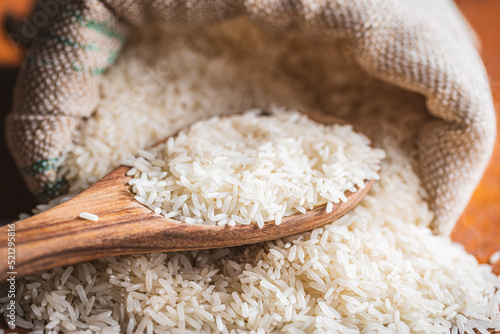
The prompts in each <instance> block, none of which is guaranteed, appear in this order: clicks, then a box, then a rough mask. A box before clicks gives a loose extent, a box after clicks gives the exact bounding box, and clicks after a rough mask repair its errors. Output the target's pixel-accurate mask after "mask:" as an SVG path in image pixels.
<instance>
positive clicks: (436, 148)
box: [7, 0, 496, 234]
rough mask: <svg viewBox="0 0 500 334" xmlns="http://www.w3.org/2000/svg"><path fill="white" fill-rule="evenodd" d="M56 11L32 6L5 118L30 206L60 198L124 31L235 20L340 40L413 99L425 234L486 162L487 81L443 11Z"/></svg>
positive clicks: (299, 0) (430, 1) (283, 0)
mask: <svg viewBox="0 0 500 334" xmlns="http://www.w3.org/2000/svg"><path fill="white" fill-rule="evenodd" d="M57 1H58V2H56V0H52V1H50V0H49V1H45V3H44V5H45V6H52V7H51V8H52V10H54V12H57V15H55V16H54V18H53V20H52V22H51V23H50V24H49V25H48V26H47V27H46V28H44V29H42V30H40V32H39V34H38V36H37V37H36V38H35V39H34V41H33V43H32V45H31V47H30V49H29V51H28V54H27V57H26V60H25V62H24V64H23V67H22V70H21V73H20V75H19V79H18V82H17V87H16V90H15V97H14V108H13V111H12V112H11V113H10V114H9V115H8V118H7V138H8V144H9V146H10V149H11V151H12V154H13V155H14V157H15V160H16V162H17V164H18V165H19V167H20V169H21V171H22V173H23V174H24V176H25V179H26V182H27V184H28V186H29V188H30V189H31V190H32V191H33V192H34V193H35V194H36V196H37V197H38V198H39V199H40V200H41V201H44V200H47V199H49V198H51V197H53V196H55V195H57V194H58V193H60V192H61V191H63V190H64V187H65V182H64V179H62V178H60V177H58V174H57V167H58V164H59V163H60V159H61V158H60V157H61V154H62V152H63V151H64V149H65V147H66V146H67V145H68V144H69V143H70V142H71V140H72V135H73V133H74V131H75V129H76V127H77V126H78V124H79V122H80V120H81V119H82V118H83V117H89V116H90V115H91V114H92V112H93V111H94V110H95V108H96V105H97V103H98V99H99V92H98V86H99V81H100V78H101V75H102V73H103V72H104V71H105V70H106V68H108V67H109V66H110V65H111V64H112V63H113V61H114V59H115V58H116V56H117V54H118V53H119V50H120V48H121V47H122V45H123V43H124V41H125V39H126V36H127V32H128V31H129V30H130V29H134V28H136V27H139V26H141V25H143V24H145V23H148V22H152V21H155V20H161V21H163V22H165V23H168V24H171V25H181V24H190V25H202V24H208V23H212V22H216V21H220V20H223V19H225V18H227V17H230V16H234V15H237V14H245V15H248V17H249V18H250V20H251V21H252V22H254V23H255V24H256V25H257V26H258V27H260V28H262V29H265V30H267V31H270V32H283V31H285V30H287V29H294V28H295V29H300V30H301V31H302V32H303V33H304V34H305V35H307V36H309V37H311V38H316V39H320V40H323V41H325V40H326V41H332V42H333V41H336V40H339V39H342V41H343V43H344V45H349V47H350V52H351V55H352V57H353V58H354V59H355V61H357V63H358V64H359V66H360V67H361V68H363V69H364V70H366V72H368V73H369V74H370V75H372V76H375V77H377V78H379V79H382V80H384V81H386V82H389V83H391V84H394V85H396V86H399V87H402V88H405V89H408V90H411V91H414V92H418V93H420V94H423V95H424V96H425V97H426V99H427V107H428V110H429V113H431V114H432V115H433V116H435V119H434V120H432V121H430V122H429V123H428V124H426V125H425V126H424V127H423V128H422V129H421V130H420V132H419V136H418V138H417V139H416V145H417V152H418V164H419V167H420V170H419V172H420V175H421V178H422V180H423V183H424V185H425V187H426V189H427V191H428V193H429V195H430V197H431V203H430V204H431V208H432V209H433V210H434V211H435V213H436V219H435V221H434V225H433V229H434V232H435V233H439V234H445V233H449V232H450V231H451V229H452V227H453V225H454V223H455V221H456V220H457V218H458V216H459V215H460V213H461V212H462V210H463V209H464V208H465V206H466V204H467V202H468V200H469V199H470V196H471V194H472V192H473V190H474V188H475V187H476V185H477V183H478V181H479V179H480V177H481V175H482V173H483V171H484V169H485V167H486V164H487V162H488V159H489V157H490V154H491V151H492V147H493V144H494V138H495V124H496V123H495V114H494V109H493V104H492V98H491V93H490V90H489V84H488V78H487V75H486V73H485V70H484V68H483V65H482V63H481V60H480V58H479V57H478V54H477V52H476V50H475V48H474V45H473V43H472V40H471V38H470V37H471V34H470V31H469V30H468V27H467V25H466V23H465V21H464V20H463V19H462V17H461V16H460V14H459V12H458V11H457V10H456V8H455V7H454V5H453V3H452V2H451V1H448V0H408V1H399V0H384V1H376V0H349V1H343V0H330V1H326V0H324V1H321V0H242V1H240V0H107V1H104V0H101V1H99V0H78V1H76V0H75V1H71V2H69V1H64V2H65V3H64V4H62V2H63V1H62V0H57ZM242 38H243V36H242ZM325 70H327V69H325ZM395 196H397V194H395Z"/></svg>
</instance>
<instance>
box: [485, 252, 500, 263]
mask: <svg viewBox="0 0 500 334" xmlns="http://www.w3.org/2000/svg"><path fill="white" fill-rule="evenodd" d="M498 261H500V251H496V252H495V253H493V254H491V256H490V258H489V259H488V262H489V263H490V264H491V265H494V264H495V263H497V262H498Z"/></svg>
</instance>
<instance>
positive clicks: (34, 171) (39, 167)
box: [19, 157, 61, 176]
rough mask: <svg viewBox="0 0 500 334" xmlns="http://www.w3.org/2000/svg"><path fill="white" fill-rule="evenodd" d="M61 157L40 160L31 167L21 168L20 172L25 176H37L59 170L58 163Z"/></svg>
mask: <svg viewBox="0 0 500 334" xmlns="http://www.w3.org/2000/svg"><path fill="white" fill-rule="evenodd" d="M60 158H61V157H56V158H50V159H44V160H38V161H37V162H35V163H32V164H31V165H29V166H25V167H21V168H19V170H20V171H21V173H23V174H24V175H30V176H37V175H40V174H43V173H46V172H48V171H50V170H54V169H56V168H57V162H58V161H59V159H60Z"/></svg>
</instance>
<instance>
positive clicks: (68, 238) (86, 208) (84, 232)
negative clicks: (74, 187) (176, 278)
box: [0, 114, 373, 280]
mask: <svg viewBox="0 0 500 334" xmlns="http://www.w3.org/2000/svg"><path fill="white" fill-rule="evenodd" d="M308 116H309V117H310V118H311V119H313V120H315V121H319V122H323V123H338V124H345V122H344V121H339V120H338V119H337V118H333V117H330V116H325V115H316V114H308ZM129 170H130V167H126V166H120V167H118V168H116V169H115V170H114V171H112V172H111V173H110V174H108V175H107V176H105V177H104V178H102V179H101V180H100V181H98V182H97V183H96V184H94V185H93V186H91V187H90V188H88V189H87V190H85V191H83V192H82V193H80V194H78V195H77V196H75V197H74V198H72V199H70V200H69V201H67V202H64V203H62V204H60V205H58V206H56V207H54V208H52V209H50V210H47V211H45V212H42V213H40V214H37V215H35V216H32V217H30V218H27V219H24V220H21V221H18V222H16V223H15V224H9V225H5V226H2V227H1V228H0V234H1V235H4V236H7V235H9V234H8V233H9V230H15V249H13V246H12V244H11V245H9V243H8V242H7V241H8V240H7V237H5V238H2V240H0V250H1V254H2V255H3V257H2V258H3V259H4V260H3V261H2V262H1V263H0V279H1V280H4V279H6V278H7V277H9V276H10V275H12V274H13V273H14V274H15V275H16V276H17V277H22V276H25V275H29V274H32V273H36V272H40V271H43V270H48V269H51V268H54V267H57V266H64V265H70V264H74V263H77V262H81V261H87V260H94V259H98V258H103V257H108V256H116V255H124V254H134V253H150V252H171V251H186V250H197V249H210V248H220V247H232V246H241V245H246V244H253V243H258V242H262V241H269V240H275V239H279V238H284V237H287V236H291V235H295V234H298V233H302V232H305V231H308V230H311V229H314V228H316V227H320V226H323V225H325V224H327V223H329V222H332V221H333V220H335V219H338V218H340V217H341V216H343V215H344V214H346V213H347V212H348V211H350V210H351V209H352V208H354V207H355V206H356V205H357V204H358V203H359V202H360V201H361V200H362V199H363V198H364V196H365V195H366V194H367V193H368V191H369V190H370V188H371V185H372V184H373V180H370V181H365V186H364V187H363V188H361V189H358V190H357V191H356V192H354V193H353V192H347V193H346V194H345V195H346V197H347V201H346V202H340V203H337V204H334V205H333V210H332V212H330V213H327V212H326V205H322V206H318V207H316V208H314V209H312V210H309V211H306V212H305V213H303V214H302V213H298V214H295V215H292V216H288V217H283V218H282V221H281V224H280V225H276V224H275V223H274V221H269V222H266V223H265V224H264V226H263V228H259V227H258V226H257V224H250V225H237V226H218V225H194V224H187V223H182V222H179V221H176V220H173V219H169V218H166V217H164V216H162V215H158V214H156V213H154V212H153V211H151V210H150V209H149V208H147V207H145V206H143V205H142V204H140V203H139V202H137V201H136V200H135V199H134V194H133V193H132V192H131V191H130V188H131V186H130V185H129V184H128V182H129V181H130V179H131V178H132V176H128V175H127V172H128V171H129ZM82 212H89V213H92V214H95V215H97V216H98V217H99V219H98V220H97V221H92V220H87V219H83V218H81V217H79V215H80V213H82ZM12 253H14V254H15V255H14V258H13V259H14V261H15V264H14V266H12V267H10V265H11V264H12V263H9V262H8V261H7V259H11V258H8V255H11V256H12Z"/></svg>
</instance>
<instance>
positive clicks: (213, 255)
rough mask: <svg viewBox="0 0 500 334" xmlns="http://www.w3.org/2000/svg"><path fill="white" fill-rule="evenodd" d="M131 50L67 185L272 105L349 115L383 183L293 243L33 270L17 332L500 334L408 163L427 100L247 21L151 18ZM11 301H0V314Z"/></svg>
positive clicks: (493, 280)
mask: <svg viewBox="0 0 500 334" xmlns="http://www.w3.org/2000/svg"><path fill="white" fill-rule="evenodd" d="M241 36H245V37H244V38H242V37H241ZM131 45H133V46H134V47H130V48H128V49H127V50H126V51H125V53H124V54H123V56H122V57H121V58H120V60H119V61H118V63H117V65H116V66H115V67H114V68H113V69H112V70H111V71H109V73H107V74H106V76H105V79H104V85H103V87H102V97H103V100H102V102H101V104H100V107H99V110H98V111H97V112H96V114H95V115H94V116H93V117H92V118H90V119H89V120H88V121H86V122H85V124H83V125H82V127H81V129H80V133H79V135H78V138H77V139H76V141H75V143H74V147H73V148H72V150H71V152H70V153H69V154H68V158H67V166H68V170H67V173H68V174H67V177H68V178H69V180H70V181H71V182H72V186H73V191H78V190H81V189H83V188H84V187H86V186H88V185H89V184H90V183H92V182H94V181H96V180H97V179H98V178H100V177H101V176H103V175H104V174H105V173H106V172H108V171H109V170H111V169H112V168H113V167H114V166H116V165H117V164H118V162H119V161H120V160H122V159H125V158H127V156H128V155H129V154H135V153H136V152H137V151H138V150H139V149H141V148H144V147H147V146H148V145H151V144H153V143H154V142H155V141H156V140H159V139H161V138H164V137H166V136H168V135H170V134H173V133H175V132H176V131H177V130H179V129H180V128H181V127H184V126H186V125H188V124H191V123H193V122H195V121H198V120H201V119H204V118H207V117H210V116H213V115H214V114H228V113H231V112H242V111H244V110H246V109H249V108H254V107H256V108H267V107H269V105H270V104H271V103H273V102H274V103H278V104H282V105H287V106H289V107H291V108H298V109H302V110H316V111H322V112H326V113H335V114H336V115H338V116H341V117H343V118H346V119H348V120H349V121H351V122H353V123H355V125H356V126H357V127H358V128H359V129H360V130H361V131H363V132H365V133H366V134H367V135H369V136H370V137H371V138H372V139H374V140H375V143H376V145H377V146H378V147H381V148H383V149H384V150H385V151H386V153H387V158H386V159H385V160H384V161H383V163H382V169H381V171H380V181H379V182H376V183H375V184H374V186H373V187H372V189H371V191H370V193H369V194H368V195H367V196H366V198H365V199H364V200H363V201H362V202H361V204H360V205H359V206H357V207H356V208H355V209H354V210H353V211H352V212H350V213H349V214H347V215H346V216H344V217H342V218H341V219H339V220H337V221H334V222H332V223H331V224H328V225H326V226H324V227H323V228H318V229H315V230H313V231H310V232H307V233H302V234H300V235H297V236H294V237H290V238H286V239H282V240H276V241H272V242H266V243H261V244H256V245H250V246H245V247H238V248H230V249H215V250H204V251H192V252H180V253H168V254H144V255H141V254H138V255H129V256H120V257H112V258H106V259H101V260H96V261H90V262H85V263H80V264H77V265H74V266H68V267H63V268H55V269H53V270H50V271H48V272H45V273H39V274H36V275H31V276H28V277H26V278H25V279H23V280H22V281H20V282H19V284H18V293H17V301H18V303H17V310H18V314H19V318H18V321H17V324H18V326H20V327H24V328H31V329H32V330H33V331H34V332H35V333H41V332H43V331H44V330H45V331H46V332H49V333H50V332H54V333H56V332H71V331H80V332H97V333H99V332H100V333H134V332H137V333H140V332H147V333H153V332H156V333H184V332H187V331H189V332H193V331H194V332H204V333H208V332H215V333H219V332H222V333H239V332H254V333H271V332H276V333H277V332H280V333H294V334H295V333H312V332H315V333H323V332H327V331H328V330H330V332H338V333H358V332H369V333H373V332H379V333H392V332H398V333H405V332H413V333H443V332H449V331H450V330H451V332H452V333H457V332H461V333H465V332H468V333H473V330H472V328H477V329H478V330H479V331H480V332H481V333H486V329H487V328H496V329H497V330H500V319H499V316H500V314H499V308H498V304H499V303H500V292H499V288H500V279H499V278H498V277H496V276H495V275H494V274H492V273H491V267H490V266H487V265H479V264H478V263H477V261H476V259H475V258H474V257H473V256H471V255H469V254H467V253H466V251H465V250H464V249H463V248H462V247H461V246H460V245H457V244H454V243H452V242H451V241H450V239H449V238H447V237H439V236H434V235H432V233H431V231H430V230H429V228H428V225H429V223H430V221H431V220H432V213H431V212H430V210H429V208H428V206H427V203H426V200H425V198H426V195H425V192H424V191H423V190H422V187H421V184H420V181H419V179H418V177H417V176H416V174H415V172H414V170H413V167H412V163H413V158H412V157H413V147H414V146H413V135H414V133H415V131H416V129H418V127H419V125H420V124H422V122H424V121H425V120H426V119H427V118H428V114H427V113H426V109H425V100H424V99H423V98H422V97H421V96H419V95H417V94H413V93H410V92H405V91H403V90H401V89H398V88H395V87H392V86H390V85H387V84H384V83H382V82H380V81H378V80H376V79H373V78H370V77H367V76H366V75H365V74H364V73H363V72H362V71H361V70H360V69H359V68H358V67H357V66H356V65H355V64H354V63H353V62H352V61H351V60H350V59H349V58H346V57H344V55H343V54H342V53H341V51H340V50H341V48H340V49H339V47H338V46H337V45H331V44H330V45H322V44H314V43H311V42H309V41H307V40H305V39H304V38H302V37H300V36H299V35H298V34H293V33H291V34H288V35H285V36H271V35H266V34H264V33H261V32H259V31H257V30H256V29H255V28H253V27H252V26H251V25H250V24H249V23H248V22H247V21H246V19H243V18H239V19H236V20H233V21H230V22H226V23H224V24H220V25H215V26H212V27H209V28H206V27H204V28H201V29H197V30H194V31H190V32H175V33H173V32H171V31H168V30H165V29H162V28H160V27H152V28H150V29H147V30H145V31H143V32H141V33H140V34H138V35H137V36H135V38H133V40H132V42H131ZM137 78H143V80H142V81H139V83H138V81H137ZM61 200H64V198H61V199H58V201H61ZM56 202H57V201H55V202H53V203H52V204H51V205H54V204H55V203H56ZM46 208H47V206H42V207H39V210H44V209H46ZM5 292H6V291H3V290H2V291H1V295H2V296H5ZM7 302H8V300H7V299H6V298H0V303H2V306H0V311H1V312H4V311H5V308H6V303H7Z"/></svg>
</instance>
